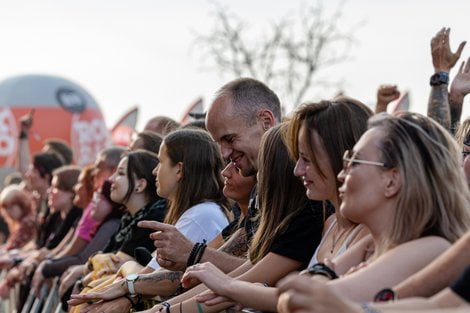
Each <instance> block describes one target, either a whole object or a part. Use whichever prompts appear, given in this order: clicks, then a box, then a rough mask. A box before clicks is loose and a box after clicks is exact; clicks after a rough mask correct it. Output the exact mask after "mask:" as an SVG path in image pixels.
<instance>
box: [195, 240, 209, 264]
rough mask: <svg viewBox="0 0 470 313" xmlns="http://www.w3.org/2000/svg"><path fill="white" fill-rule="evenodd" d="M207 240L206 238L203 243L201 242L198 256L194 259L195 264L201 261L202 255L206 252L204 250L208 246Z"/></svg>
mask: <svg viewBox="0 0 470 313" xmlns="http://www.w3.org/2000/svg"><path fill="white" fill-rule="evenodd" d="M206 242H207V241H206V240H205V239H204V240H203V241H202V243H200V244H199V247H198V250H197V254H196V258H195V259H194V264H198V263H199V262H200V261H201V259H202V255H203V254H204V250H206V247H207V245H206Z"/></svg>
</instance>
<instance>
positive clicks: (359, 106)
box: [286, 97, 372, 187]
mask: <svg viewBox="0 0 470 313" xmlns="http://www.w3.org/2000/svg"><path fill="white" fill-rule="evenodd" d="M370 116H372V111H371V110H370V109H369V108H368V107H367V106H366V105H365V104H363V103H361V102H359V101H357V100H355V99H352V98H348V97H338V98H336V99H335V100H333V101H329V100H323V101H320V102H317V103H306V104H303V105H302V106H300V107H299V108H298V109H297V111H296V112H295V113H294V115H293V116H292V119H291V120H290V122H289V129H288V132H287V140H286V142H287V143H288V147H289V152H290V154H291V157H292V158H293V159H294V160H297V159H298V158H299V143H298V138H299V131H300V127H301V126H302V125H305V127H306V129H307V132H306V135H307V139H308V142H309V146H310V147H311V146H312V131H316V132H317V134H318V136H320V138H321V140H322V141H323V142H322V143H323V145H324V147H325V150H326V152H327V154H328V157H329V161H330V164H331V167H332V169H333V172H334V174H335V176H337V175H338V174H339V172H341V170H342V169H343V154H344V152H345V151H346V150H351V149H352V148H353V147H354V145H355V144H356V142H357V141H358V140H359V138H360V137H361V136H362V134H363V133H364V132H365V131H366V130H367V120H368V119H369V117H370ZM309 153H310V157H311V159H312V163H313V164H314V166H316V167H317V169H318V171H319V172H320V173H321V175H323V176H325V175H324V173H323V171H322V169H321V168H320V167H319V166H318V163H317V161H316V158H315V154H314V151H313V149H311V151H309ZM336 184H337V186H338V187H339V185H340V183H339V182H338V180H336Z"/></svg>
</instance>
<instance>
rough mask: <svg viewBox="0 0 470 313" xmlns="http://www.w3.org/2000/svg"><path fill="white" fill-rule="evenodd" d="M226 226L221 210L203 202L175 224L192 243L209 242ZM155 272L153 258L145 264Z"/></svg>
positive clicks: (155, 265) (155, 266) (156, 267)
mask: <svg viewBox="0 0 470 313" xmlns="http://www.w3.org/2000/svg"><path fill="white" fill-rule="evenodd" d="M227 225H228V219H227V217H226V216H225V214H224V213H223V211H222V208H221V207H220V206H219V205H218V204H217V203H215V202H203V203H199V204H196V205H195V206H192V207H190V208H189V209H188V210H186V212H184V213H183V215H181V217H180V218H179V219H178V221H177V222H176V224H175V227H176V229H178V230H179V231H180V232H181V233H182V234H183V235H184V236H185V237H186V238H188V239H189V240H191V241H192V242H194V243H196V242H202V241H203V240H204V239H205V240H206V241H207V242H211V241H212V240H213V239H214V238H215V237H217V235H219V234H220V233H221V232H222V230H223V229H224V228H225V227H226V226H227ZM147 266H148V267H151V268H153V269H154V270H157V269H159V268H160V265H159V264H158V262H157V260H156V259H155V257H153V258H152V260H151V261H150V262H149V264H147Z"/></svg>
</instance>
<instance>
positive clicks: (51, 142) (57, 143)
mask: <svg viewBox="0 0 470 313" xmlns="http://www.w3.org/2000/svg"><path fill="white" fill-rule="evenodd" d="M44 145H45V146H49V147H50V149H49V150H48V151H49V152H53V153H56V154H57V156H58V157H59V159H61V161H62V163H63V164H64V165H69V164H72V162H73V152H72V149H71V148H70V146H69V145H68V144H67V142H65V141H64V140H62V139H57V138H55V139H48V140H46V141H45V142H44Z"/></svg>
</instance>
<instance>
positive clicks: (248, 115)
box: [216, 78, 281, 126]
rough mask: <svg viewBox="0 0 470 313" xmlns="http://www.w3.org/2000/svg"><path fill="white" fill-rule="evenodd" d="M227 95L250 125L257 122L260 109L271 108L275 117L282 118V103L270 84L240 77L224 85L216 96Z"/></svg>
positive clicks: (238, 112)
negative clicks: (270, 87) (257, 113)
mask: <svg viewBox="0 0 470 313" xmlns="http://www.w3.org/2000/svg"><path fill="white" fill-rule="evenodd" d="M220 97H227V98H228V99H230V100H231V102H232V106H233V108H234V110H235V112H236V113H237V114H239V115H240V116H241V117H242V118H243V119H244V120H245V121H246V124H247V125H248V126H251V125H253V124H255V123H256V112H257V111H258V110H259V109H263V108H264V109H268V110H270V111H271V112H272V113H273V115H274V117H275V118H276V119H277V120H278V121H280V120H281V103H280V101H279V98H278V97H277V95H276V94H275V93H274V91H272V90H271V89H269V87H268V86H266V85H265V84H263V83H262V82H260V81H258V80H256V79H253V78H239V79H236V80H233V81H231V82H229V83H228V84H226V85H224V86H222V88H220V90H219V91H218V92H217V94H216V98H220Z"/></svg>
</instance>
